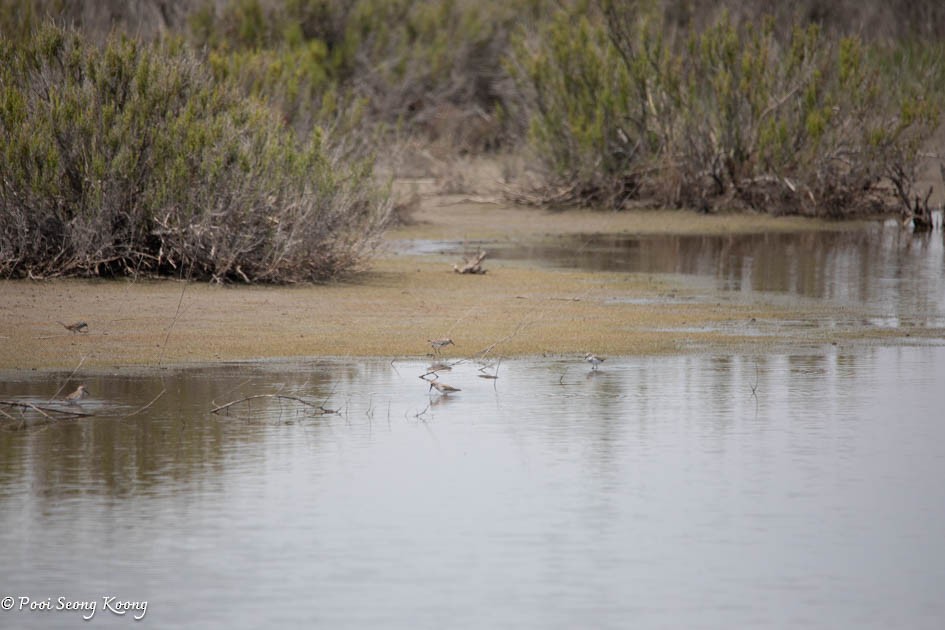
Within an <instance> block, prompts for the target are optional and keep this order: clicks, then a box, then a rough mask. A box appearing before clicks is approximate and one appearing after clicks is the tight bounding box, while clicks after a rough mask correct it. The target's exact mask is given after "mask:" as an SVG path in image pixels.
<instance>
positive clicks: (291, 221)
mask: <svg viewBox="0 0 945 630" xmlns="http://www.w3.org/2000/svg"><path fill="white" fill-rule="evenodd" d="M0 172H2V179H0V229H2V231H0V269H2V271H3V272H4V273H5V274H6V275H12V276H22V275H31V276H50V275H58V274H82V275H116V274H121V273H129V274H137V273H141V272H149V273H166V274H174V275H181V276H186V277H196V278H211V279H214V280H219V281H222V280H231V279H233V280H242V281H247V282H249V281H270V282H294V281H302V280H320V279H325V278H329V277H332V276H334V275H336V274H338V273H340V272H343V271H345V270H348V269H350V268H352V266H354V265H355V264H356V263H357V262H358V261H359V260H360V258H361V256H362V255H363V254H364V253H366V251H367V248H368V247H369V246H370V244H371V242H372V239H373V238H374V237H375V236H376V234H377V232H378V231H379V229H380V227H381V226H382V224H383V221H384V219H385V216H386V212H387V208H388V206H389V204H388V202H387V201H386V198H385V196H384V195H383V194H381V193H380V192H379V191H377V189H376V187H375V186H374V185H373V184H372V179H371V173H370V163H368V162H364V161H362V162H358V161H351V160H349V161H340V160H338V159H334V158H333V156H332V152H331V150H330V147H328V146H326V144H325V143H324V142H323V138H322V137H321V135H320V132H319V128H318V127H315V128H314V131H313V133H311V134H310V137H309V138H308V140H306V141H305V142H304V143H301V142H299V141H298V140H297V139H296V137H295V135H294V134H293V133H292V132H291V131H288V130H287V129H286V128H285V127H284V126H283V125H282V124H281V122H280V121H279V120H278V119H277V117H276V116H274V115H273V112H272V111H271V109H269V108H268V107H266V106H264V105H262V104H260V103H258V102H256V101H254V100H252V99H247V98H245V97H243V96H241V95H240V94H239V93H238V91H237V90H236V89H234V88H233V87H232V86H230V85H229V84H227V83H225V82H219V81H214V80H212V78H211V77H210V75H209V73H208V72H207V70H206V69H205V67H204V66H203V65H202V64H201V63H200V62H199V61H198V60H197V59H196V58H195V57H194V56H193V55H192V54H191V53H189V52H188V49H187V48H186V47H185V46H183V45H182V44H180V43H179V42H177V41H175V40H167V41H166V42H165V43H163V44H159V45H154V46H152V45H148V44H144V43H140V42H137V41H135V40H132V39H128V38H127V37H125V36H123V35H117V34H116V35H114V36H112V37H110V38H109V39H108V41H107V42H106V43H105V44H104V46H103V47H101V48H99V47H98V46H92V45H89V44H88V43H87V42H86V41H85V40H84V38H83V37H81V36H80V35H79V34H77V33H75V32H73V31H70V30H63V29H60V28H58V27H53V26H43V27H40V28H39V29H38V30H37V31H36V32H35V33H33V35H32V36H31V37H29V38H27V39H26V40H24V41H21V42H16V43H13V42H11V41H9V40H4V41H3V43H2V45H0Z"/></svg>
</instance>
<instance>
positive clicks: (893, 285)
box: [412, 221, 945, 327]
mask: <svg viewBox="0 0 945 630" xmlns="http://www.w3.org/2000/svg"><path fill="white" fill-rule="evenodd" d="M939 222H940V221H939ZM412 248H413V251H418V252H442V253H446V254H449V255H452V256H459V255H461V254H463V253H467V254H468V253H469V252H470V251H475V250H476V249H477V248H483V249H485V250H487V251H488V253H489V256H490V258H495V259H507V260H527V261H530V262H537V261H541V262H544V263H545V264H550V265H554V266H557V267H567V268H575V269H587V270H592V271H626V272H632V273H651V274H675V275H677V276H690V277H697V278H700V279H707V280H709V281H710V283H711V293H712V296H711V297H712V299H716V294H715V291H722V292H723V293H728V294H730V295H733V296H745V297H753V296H757V295H758V294H767V293H774V294H782V295H784V296H786V297H788V298H797V297H802V298H809V299H815V300H818V301H819V302H827V303H830V304H835V305H837V306H851V305H852V306H856V307H859V308H863V307H867V308H868V309H869V310H870V311H872V313H873V314H872V319H873V320H875V321H876V322H880V323H881V325H883V326H884V327H898V326H900V325H919V326H945V238H943V232H942V228H941V227H939V228H938V229H936V230H935V231H933V232H930V233H925V234H913V233H912V232H910V231H908V230H903V229H901V228H900V227H899V226H898V225H897V224H895V223H888V222H887V223H881V222H877V223H875V224H872V225H870V226H868V227H865V228H855V229H844V230H838V231H805V232H786V233H782V232H776V233H761V234H730V235H712V236H701V235H652V236H630V235H580V236H562V237H555V238H551V237H549V238H548V239H546V240H545V241H544V242H542V243H538V244H535V243H514V242H499V241H490V242H466V243H454V242H446V241H442V242H423V243H413V244H412Z"/></svg>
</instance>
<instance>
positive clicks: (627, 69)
mask: <svg viewBox="0 0 945 630" xmlns="http://www.w3.org/2000/svg"><path fill="white" fill-rule="evenodd" d="M599 9H600V10H599V11H588V10H587V7H585V6H583V5H581V4H578V5H576V6H575V7H572V9H571V10H565V9H562V10H559V12H558V14H557V16H556V17H555V18H554V19H553V20H552V21H550V22H549V23H548V24H547V25H546V26H544V27H542V28H538V29H535V30H534V31H532V32H526V33H524V34H523V35H522V36H521V37H520V39H519V40H518V43H517V45H516V46H515V48H514V49H513V50H514V58H513V64H512V67H513V68H515V69H516V72H515V76H516V78H517V80H518V81H519V85H520V86H521V87H522V89H523V92H524V94H525V95H526V107H527V109H528V111H529V112H530V114H531V117H532V121H531V126H530V140H531V142H532V144H533V145H534V147H535V148H536V150H537V153H538V155H539V156H541V158H542V159H543V161H544V163H545V166H546V168H547V171H548V173H549V176H550V183H551V184H553V186H554V190H555V191H560V190H562V189H565V190H567V191H570V193H571V194H570V196H568V197H565V198H564V200H566V201H568V200H569V201H572V202H579V203H589V202H590V203H600V202H604V203H605V204H607V205H611V206H613V207H621V206H622V205H624V204H625V203H626V202H627V200H628V198H630V197H632V196H636V197H637V198H641V199H644V200H648V201H649V202H651V203H655V204H659V205H672V206H690V207H692V206H695V207H707V206H713V205H735V206H739V205H740V206H747V207H750V208H753V209H756V210H762V211H769V212H776V213H781V212H791V213H805V214H821V215H829V216H842V215H846V214H856V213H861V212H874V211H879V212H883V211H890V210H893V209H894V208H896V207H897V206H900V207H901V203H902V200H903V198H908V196H909V193H908V192H904V193H902V192H901V193H900V194H899V195H898V196H897V195H895V194H891V193H893V192H894V191H895V190H898V189H902V191H908V190H911V186H912V183H913V181H914V172H915V164H916V162H917V160H918V156H919V153H918V149H919V143H920V142H921V141H922V140H923V139H924V138H927V137H928V135H929V134H930V133H931V131H932V130H934V128H935V126H936V125H937V122H938V116H939V111H940V105H939V101H940V99H938V98H936V94H935V90H936V86H939V85H942V80H941V79H942V59H943V56H942V51H943V49H942V47H940V46H939V47H938V48H937V49H936V50H937V54H934V55H933V54H928V53H927V54H926V56H924V57H923V58H921V59H920V58H917V57H916V56H911V57H909V58H908V60H904V59H903V58H902V57H901V56H899V55H896V54H891V53H890V52H888V51H887V52H882V51H881V49H880V48H879V45H878V44H874V45H867V44H865V43H864V42H863V41H861V40H860V39H858V38H856V37H846V38H840V39H837V38H828V37H825V36H824V35H823V34H822V33H821V31H820V29H819V28H818V27H817V26H815V25H808V26H804V25H802V24H800V23H796V24H795V26H794V28H793V29H792V30H791V31H790V32H789V33H788V34H787V35H786V36H779V35H778V34H777V33H776V32H775V29H774V21H773V20H771V19H767V20H764V21H762V23H761V24H760V25H759V26H755V25H753V24H752V23H739V22H737V21H736V20H734V19H732V18H730V17H728V16H727V15H726V14H723V15H722V17H721V18H720V19H719V20H718V21H717V22H716V23H715V24H714V25H712V26H711V27H709V28H706V29H703V30H700V31H698V32H696V31H691V32H689V34H688V36H687V37H685V38H682V40H681V41H683V42H684V44H682V45H676V46H671V45H670V44H668V43H666V42H665V41H664V40H663V38H662V33H663V32H665V31H666V30H667V29H666V27H665V24H664V23H663V22H662V14H661V13H660V12H659V11H653V10H645V9H641V8H640V6H639V5H637V4H636V3H628V2H620V1H617V0H603V1H602V2H600V4H599ZM586 16H589V17H586ZM900 48H901V47H900ZM897 179H898V182H897ZM890 182H892V184H893V186H889V183H890ZM628 183H629V184H630V185H629V186H628ZM627 193H631V194H630V195H628V194H627ZM556 198H557V199H562V197H561V196H560V194H559V193H557V192H556Z"/></svg>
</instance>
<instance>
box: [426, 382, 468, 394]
mask: <svg viewBox="0 0 945 630" xmlns="http://www.w3.org/2000/svg"><path fill="white" fill-rule="evenodd" d="M434 387H435V388H436V391H438V392H440V393H441V394H452V393H453V392H461V391H463V390H461V389H459V388H458V387H453V386H452V385H447V384H446V383H440V382H438V381H430V388H431V389H432V388H434Z"/></svg>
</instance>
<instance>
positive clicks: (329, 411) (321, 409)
mask: <svg viewBox="0 0 945 630" xmlns="http://www.w3.org/2000/svg"><path fill="white" fill-rule="evenodd" d="M258 398H279V399H282V400H291V401H293V402H297V403H299V404H300V405H305V406H306V407H311V408H313V409H317V410H318V411H319V412H320V413H321V414H322V415H329V414H336V413H339V412H338V410H336V409H326V408H325V407H324V406H322V405H321V404H316V403H313V402H309V401H307V400H303V399H302V398H299V397H297V396H287V395H285V394H257V395H255V396H247V397H246V398H240V399H239V400H234V401H232V402H228V403H226V404H224V405H220V406H218V407H214V408H213V409H211V410H210V413H220V412H221V411H225V410H226V409H229V408H230V407H232V406H233V405H238V404H240V403H244V402H249V401H250V400H256V399H258Z"/></svg>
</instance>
